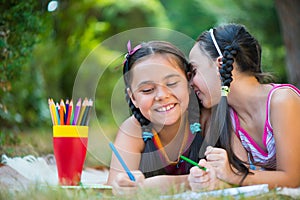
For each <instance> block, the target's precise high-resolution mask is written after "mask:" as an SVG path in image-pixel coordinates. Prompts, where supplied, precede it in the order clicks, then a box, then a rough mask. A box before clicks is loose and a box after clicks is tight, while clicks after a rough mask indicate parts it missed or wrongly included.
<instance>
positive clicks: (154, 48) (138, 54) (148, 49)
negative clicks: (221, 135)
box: [123, 41, 202, 177]
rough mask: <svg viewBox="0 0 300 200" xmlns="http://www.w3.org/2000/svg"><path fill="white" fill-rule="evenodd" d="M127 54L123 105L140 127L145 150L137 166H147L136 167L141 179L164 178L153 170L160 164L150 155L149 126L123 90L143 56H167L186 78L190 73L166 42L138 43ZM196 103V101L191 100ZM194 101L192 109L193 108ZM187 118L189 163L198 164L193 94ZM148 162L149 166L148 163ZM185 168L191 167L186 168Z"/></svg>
mask: <svg viewBox="0 0 300 200" xmlns="http://www.w3.org/2000/svg"><path fill="white" fill-rule="evenodd" d="M128 51H129V52H128V54H127V56H126V60H125V62H124V67H123V77H124V82H125V95H126V101H127V103H128V105H129V108H130V111H131V113H132V114H133V115H134V117H135V118H136V119H137V121H138V122H139V123H140V125H141V129H142V137H143V140H144V142H145V149H144V153H143V154H142V157H141V162H140V163H147V164H146V165H140V169H141V171H143V173H144V175H145V177H151V176H155V175H159V174H164V170H163V169H162V168H163V167H164V166H157V165H158V164H159V163H161V161H160V160H159V156H158V155H157V154H155V153H153V152H155V151H156V150H157V149H156V147H155V144H154V142H153V140H152V138H153V133H152V124H151V121H150V120H149V119H147V118H145V117H144V116H143V114H142V113H141V111H140V109H139V108H137V107H135V105H134V104H133V102H132V100H131V98H130V96H129V94H128V92H127V90H128V89H130V88H131V81H132V73H131V71H130V70H131V68H132V67H133V66H134V64H135V63H136V62H137V61H139V60H140V59H142V58H145V57H146V56H150V55H153V54H165V55H168V56H172V58H174V59H175V61H176V62H177V64H178V66H179V67H180V68H181V70H182V71H183V72H184V73H185V74H186V75H187V73H188V71H189V70H190V69H189V67H190V65H189V64H188V62H187V60H186V58H185V56H184V54H183V53H182V52H181V51H180V50H179V49H178V48H177V47H175V46H174V45H172V44H171V43H169V42H164V41H150V42H147V43H142V44H140V45H138V48H137V47H136V48H135V49H134V50H132V51H131V50H128ZM195 99H196V100H195ZM195 101H196V103H197V104H196V106H195ZM188 114H189V115H188V118H189V123H190V128H191V131H192V132H193V133H195V134H197V135H196V137H195V139H194V141H193V143H192V145H191V149H190V155H189V157H190V159H193V160H196V161H198V160H199V158H198V153H197V152H198V151H199V148H200V146H201V143H202V136H201V127H200V124H199V122H200V111H199V104H198V100H197V98H196V96H195V93H193V92H191V95H190V101H189V108H188ZM151 161H152V162H151ZM187 166H189V168H190V167H191V165H187ZM189 168H188V169H187V172H188V170H189Z"/></svg>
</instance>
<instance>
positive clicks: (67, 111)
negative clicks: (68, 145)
mask: <svg viewBox="0 0 300 200" xmlns="http://www.w3.org/2000/svg"><path fill="white" fill-rule="evenodd" d="M69 103H70V102H69V99H67V100H66V105H65V106H66V112H65V116H64V117H65V120H64V122H65V125H68V124H67V120H68V114H69Z"/></svg>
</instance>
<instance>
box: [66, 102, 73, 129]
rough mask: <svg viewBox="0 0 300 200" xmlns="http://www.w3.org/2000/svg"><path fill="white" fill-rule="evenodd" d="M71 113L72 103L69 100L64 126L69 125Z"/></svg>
mask: <svg viewBox="0 0 300 200" xmlns="http://www.w3.org/2000/svg"><path fill="white" fill-rule="evenodd" d="M72 112H73V101H72V100H71V101H70V103H69V106H68V115H67V122H66V125H70V120H71V115H72Z"/></svg>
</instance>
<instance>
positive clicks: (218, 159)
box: [204, 146, 237, 183]
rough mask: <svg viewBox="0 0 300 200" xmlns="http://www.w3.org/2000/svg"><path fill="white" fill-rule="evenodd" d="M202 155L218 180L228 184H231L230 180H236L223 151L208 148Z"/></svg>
mask: <svg viewBox="0 0 300 200" xmlns="http://www.w3.org/2000/svg"><path fill="white" fill-rule="evenodd" d="M204 155H205V156H206V159H207V162H208V163H209V164H210V165H211V166H212V167H213V168H214V170H215V172H216V176H217V177H218V178H219V179H221V180H223V181H225V182H228V183H232V182H233V180H232V179H233V178H236V176H237V175H236V174H234V172H233V171H232V168H231V166H230V163H229V160H228V155H227V152H226V150H225V149H221V148H216V147H211V146H208V147H207V148H206V151H205V153H204Z"/></svg>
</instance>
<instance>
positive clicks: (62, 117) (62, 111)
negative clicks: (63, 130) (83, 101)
mask: <svg viewBox="0 0 300 200" xmlns="http://www.w3.org/2000/svg"><path fill="white" fill-rule="evenodd" d="M59 115H60V125H65V122H64V117H65V116H64V115H65V113H64V101H63V100H60V109H59Z"/></svg>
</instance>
